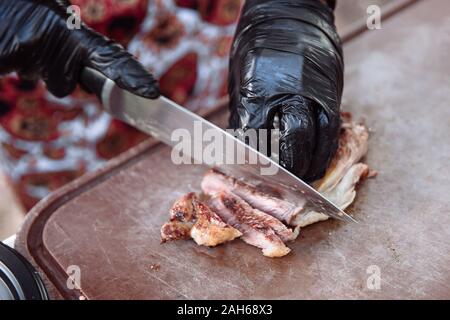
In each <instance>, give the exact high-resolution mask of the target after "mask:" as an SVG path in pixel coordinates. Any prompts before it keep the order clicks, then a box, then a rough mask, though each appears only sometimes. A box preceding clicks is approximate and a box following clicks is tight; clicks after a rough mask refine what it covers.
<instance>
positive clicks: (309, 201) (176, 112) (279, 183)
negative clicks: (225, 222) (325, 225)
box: [81, 67, 356, 222]
mask: <svg viewBox="0 0 450 320" xmlns="http://www.w3.org/2000/svg"><path fill="white" fill-rule="evenodd" d="M81 83H82V84H83V85H84V86H85V87H86V88H87V89H89V90H90V91H92V92H94V93H95V94H96V95H97V97H98V98H99V99H100V100H101V102H102V104H103V106H104V108H105V109H106V111H108V112H109V113H110V114H111V115H112V116H113V117H114V118H116V119H119V120H121V121H123V122H125V123H128V124H129V125H131V126H133V127H135V128H137V129H139V130H141V131H143V132H145V133H147V134H150V135H152V136H153V137H154V138H156V139H158V140H160V141H161V142H163V143H165V144H167V145H169V146H172V147H176V146H177V145H178V144H179V141H174V139H172V133H173V132H174V131H175V130H179V129H184V130H187V131H185V132H189V133H190V134H194V137H195V131H196V130H197V129H198V125H199V124H201V129H202V132H206V131H209V132H210V133H212V134H211V136H214V137H215V138H216V139H217V138H221V139H222V141H223V145H224V146H234V148H233V152H234V153H235V157H234V159H236V158H237V159H244V163H242V161H241V162H236V161H232V162H231V163H228V162H229V161H216V162H215V163H204V161H203V160H204V159H203V158H201V155H202V152H200V153H199V152H195V150H194V151H192V150H190V149H189V150H187V149H186V148H185V149H183V151H184V153H185V154H184V156H185V157H190V158H192V159H194V160H195V162H194V163H204V164H207V165H209V166H214V167H217V168H219V170H220V171H222V172H223V173H225V174H227V175H230V176H232V177H235V178H240V179H244V180H245V181H247V182H257V183H261V184H263V185H264V186H265V187H269V188H272V189H273V190H280V189H281V191H282V192H283V198H285V199H286V200H288V201H291V202H293V203H295V204H297V205H301V206H303V212H306V211H309V210H313V211H316V212H320V213H323V214H325V215H327V216H330V217H333V218H336V219H339V220H343V221H353V222H356V221H355V220H354V219H353V218H352V217H351V216H349V215H347V214H346V213H345V212H344V211H343V210H341V209H340V208H339V207H337V206H336V205H335V204H333V203H332V202H331V201H329V200H328V199H326V198H325V197H324V196H322V195H321V194H320V193H319V192H317V191H316V190H314V189H313V188H312V187H311V186H309V185H308V184H307V183H305V182H303V181H302V180H301V179H299V178H297V177H296V176H295V175H293V174H292V173H290V172H289V171H287V170H286V169H284V168H283V167H281V166H280V165H279V164H278V163H276V162H275V161H273V160H271V159H270V158H268V157H267V156H265V155H263V154H262V153H260V152H258V151H257V150H256V149H254V148H252V147H250V146H249V145H247V144H245V143H244V142H242V141H241V140H240V139H238V138H236V137H235V136H234V135H232V134H230V133H229V132H227V131H225V130H222V129H221V128H219V127H218V126H216V125H214V124H213V123H211V122H209V121H207V120H206V119H204V118H202V117H200V116H199V115H197V114H195V113H193V112H191V111H189V110H187V109H186V108H183V107H182V106H180V105H178V104H176V103H175V102H173V101H171V100H169V99H167V98H165V97H163V96H161V97H160V98H158V99H155V100H152V99H146V98H143V97H141V96H138V95H135V94H133V93H131V92H129V91H127V90H124V89H121V88H120V87H118V86H117V85H116V84H115V83H114V81H113V80H111V79H108V78H107V77H105V76H104V75H103V74H101V73H100V72H98V71H97V70H94V69H92V68H88V67H85V68H84V69H83V70H82V73H81ZM196 126H197V128H196ZM200 140H201V141H200ZM200 140H196V142H194V143H199V144H200V149H201V151H202V150H204V148H205V147H206V146H207V145H209V144H210V143H211V142H210V141H203V140H204V139H200ZM194 149H195V147H194ZM220 149H221V148H216V149H215V151H216V152H218V153H222V154H219V155H217V154H216V155H215V157H214V158H215V159H228V158H227V154H226V151H225V150H223V148H222V150H220ZM186 152H187V153H188V154H186ZM239 157H240V158H239ZM255 160H256V161H255ZM269 170H270V171H273V172H275V174H271V175H265V174H261V173H262V172H268V171H269Z"/></svg>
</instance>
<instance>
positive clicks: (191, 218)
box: [161, 192, 241, 247]
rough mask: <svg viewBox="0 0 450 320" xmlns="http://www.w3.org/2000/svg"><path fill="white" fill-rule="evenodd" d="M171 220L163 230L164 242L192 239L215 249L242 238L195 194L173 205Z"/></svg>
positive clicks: (162, 237) (184, 197)
mask: <svg viewBox="0 0 450 320" xmlns="http://www.w3.org/2000/svg"><path fill="white" fill-rule="evenodd" d="M170 220H171V221H170V222H168V223H165V224H164V225H163V226H162V228H161V239H162V242H166V241H171V240H179V239H189V238H192V239H194V241H195V242H196V243H197V244H198V245H205V246H211V247H213V246H216V245H218V244H221V243H224V242H226V241H231V240H233V239H235V238H237V237H239V236H241V233H240V232H239V231H238V230H236V229H235V228H233V227H231V226H229V225H227V224H226V223H225V222H223V221H222V219H221V218H220V217H219V216H218V215H217V214H216V213H215V212H213V211H212V210H211V209H210V208H209V207H208V206H207V205H205V204H204V203H203V202H201V201H200V200H199V199H198V197H197V195H196V194H195V193H193V192H191V193H188V194H186V195H184V196H183V197H181V198H180V199H178V200H177V201H176V202H175V203H174V204H173V206H172V208H171V210H170Z"/></svg>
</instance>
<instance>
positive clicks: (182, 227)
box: [161, 221, 192, 242]
mask: <svg viewBox="0 0 450 320" xmlns="http://www.w3.org/2000/svg"><path fill="white" fill-rule="evenodd" d="M191 228H192V224H191V223H186V222H180V221H170V222H167V223H165V224H164V225H163V226H162V227H161V242H167V241H172V240H181V239H185V240H187V239H190V238H191Z"/></svg>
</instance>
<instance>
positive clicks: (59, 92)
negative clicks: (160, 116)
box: [0, 0, 159, 98]
mask: <svg viewBox="0 0 450 320" xmlns="http://www.w3.org/2000/svg"><path fill="white" fill-rule="evenodd" d="M67 5H69V2H68V1H67V0H14V1H11V0H0V35H1V37H0V74H5V73H8V72H12V71H16V72H18V73H19V75H21V76H23V77H25V78H27V79H30V78H31V79H34V78H36V77H41V78H42V79H43V80H44V81H45V83H46V84H47V88H48V90H49V91H50V92H51V93H53V94H54V95H55V96H57V97H63V96H66V95H68V94H69V93H71V92H72V91H73V90H74V89H75V87H76V85H77V82H78V79H79V77H80V73H81V70H82V68H83V67H84V66H87V67H91V68H93V69H96V70H98V71H99V72H101V73H102V74H103V75H105V76H106V77H108V78H110V79H112V80H114V81H115V82H116V84H117V85H118V86H119V87H121V88H123V89H127V90H129V91H131V92H133V93H135V94H138V95H141V96H144V97H147V98H157V97H158V96H159V86H158V83H157V81H156V80H155V79H154V78H153V76H152V75H151V74H150V73H149V72H148V71H146V70H145V68H144V67H143V66H142V65H141V64H140V63H139V62H138V61H137V60H136V59H134V58H133V57H132V56H131V54H129V53H128V52H127V51H125V50H124V49H123V47H121V46H120V45H118V44H117V43H115V42H113V41H111V40H109V39H107V38H105V37H103V36H101V35H100V34H98V33H96V32H95V31H93V30H92V29H90V28H88V27H87V26H85V25H84V24H81V28H80V29H74V30H70V29H69V28H68V27H67V24H66V21H67V17H68V15H67V13H66V7H67Z"/></svg>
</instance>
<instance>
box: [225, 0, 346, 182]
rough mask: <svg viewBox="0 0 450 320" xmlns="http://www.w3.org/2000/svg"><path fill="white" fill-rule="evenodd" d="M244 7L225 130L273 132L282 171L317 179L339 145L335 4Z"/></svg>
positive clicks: (295, 0) (276, 2)
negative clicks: (275, 124) (275, 127)
mask: <svg viewBox="0 0 450 320" xmlns="http://www.w3.org/2000/svg"><path fill="white" fill-rule="evenodd" d="M328 2H329V5H327V4H325V2H322V1H320V0H247V1H246V4H245V6H244V8H243V11H242V15H241V19H240V21H239V24H238V27H237V31H236V35H235V39H234V43H233V47H232V50H231V60H230V75H229V93H230V111H231V115H230V121H229V124H230V127H231V128H234V129H236V128H243V129H247V128H255V129H261V128H263V129H271V128H273V121H274V117H275V115H278V116H279V119H280V130H281V135H280V154H279V155H280V164H281V165H282V166H284V167H285V168H286V169H288V170H289V171H291V172H292V173H294V174H295V175H297V176H298V177H300V178H303V179H305V180H307V181H313V180H315V179H318V178H320V177H321V176H323V174H324V173H325V170H326V168H327V166H328V164H329V162H330V160H331V158H332V156H333V155H334V153H335V151H336V149H337V145H338V135H339V127H340V116H339V106H340V102H341V94H342V88H343V69H344V62H343V55H342V49H341V43H340V39H339V36H338V35H337V32H336V29H335V27H334V16H333V9H334V4H330V3H331V2H334V1H328Z"/></svg>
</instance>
